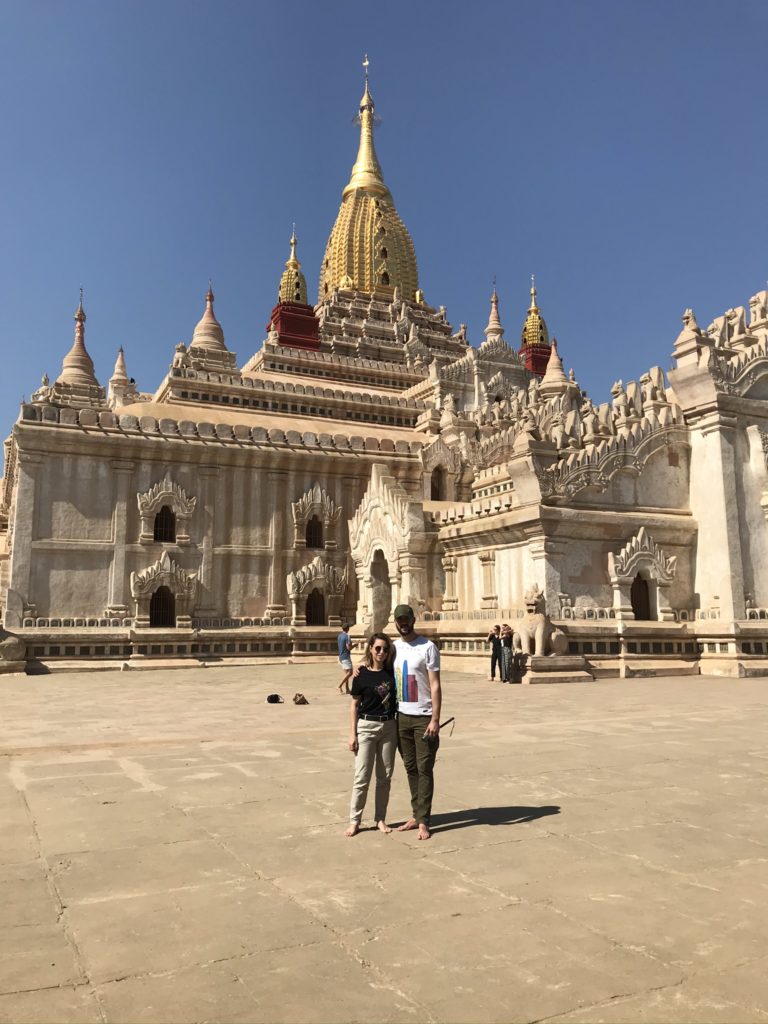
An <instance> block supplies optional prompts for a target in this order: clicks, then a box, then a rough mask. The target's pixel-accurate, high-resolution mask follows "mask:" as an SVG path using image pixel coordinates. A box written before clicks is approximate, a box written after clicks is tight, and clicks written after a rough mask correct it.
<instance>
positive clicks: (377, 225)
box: [319, 54, 419, 302]
mask: <svg viewBox="0 0 768 1024" xmlns="http://www.w3.org/2000/svg"><path fill="white" fill-rule="evenodd" d="M363 67H364V68H365V89H364V91H363V97H362V99H361V100H360V107H359V111H360V116H359V119H358V120H359V124H360V146H359V149H358V152H357V160H356V161H355V164H354V166H353V168H352V174H351V176H350V179H349V183H348V184H347V186H346V187H345V189H344V191H343V193H342V200H341V209H340V210H339V214H338V216H337V218H336V223H335V224H334V226H333V230H332V231H331V234H330V237H329V239H328V244H327V245H326V248H325V256H324V257H323V266H322V270H321V272H320V295H319V299H320V301H321V302H322V301H323V299H325V298H328V297H329V296H330V295H331V294H332V293H333V292H334V291H335V290H336V289H337V288H344V289H346V288H350V289H354V290H356V291H359V292H365V293H367V294H373V292H376V291H379V292H383V293H384V294H385V295H393V294H394V290H395V288H399V289H400V292H401V295H402V296H403V298H404V299H407V300H408V301H410V302H413V301H415V299H416V292H417V291H418V288H419V272H418V269H417V266H416V253H415V252H414V248H413V242H412V241H411V236H410V235H409V234H408V230H407V228H406V227H405V225H404V224H403V222H402V220H400V217H399V215H398V213H397V210H396V209H395V205H394V202H393V201H392V195H391V194H390V191H389V189H388V188H387V186H386V185H385V184H384V177H383V175H382V172H381V166H380V164H379V161H378V158H377V156H376V150H375V148H374V144H373V128H374V123H375V120H376V117H375V108H374V103H373V97H372V96H371V92H370V89H369V87H368V56H367V54H366V57H365V60H364V61H363Z"/></svg>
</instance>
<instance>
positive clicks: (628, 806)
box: [0, 663, 768, 1022]
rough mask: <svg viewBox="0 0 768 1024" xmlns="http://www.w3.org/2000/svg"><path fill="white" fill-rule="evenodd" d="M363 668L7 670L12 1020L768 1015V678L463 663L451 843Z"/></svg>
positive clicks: (4, 895) (454, 689)
mask: <svg viewBox="0 0 768 1024" xmlns="http://www.w3.org/2000/svg"><path fill="white" fill-rule="evenodd" d="M336 679H337V671H336V668H335V666H333V665H332V664H328V663H327V664H323V665H304V666H286V665H266V664H260V665H254V666H253V667H231V668H227V667H220V668H207V669H205V668H195V669H186V670H181V671H169V670H152V671H142V672H135V671H132V672H122V673H120V672H97V673H89V674H86V673H72V674H60V675H49V676H36V677H28V678H25V677H19V676H14V677H5V678H3V679H2V680H0V709H1V711H2V731H1V734H0V736H1V741H2V753H3V755H4V756H3V762H4V764H3V772H2V785H1V788H0V814H1V815H2V821H3V828H2V833H1V838H0V844H1V845H0V861H1V863H2V867H0V885H1V886H2V890H1V892H0V906H2V908H3V910H2V918H3V924H4V927H3V929H2V933H1V934H2V938H1V940H0V941H1V942H2V949H0V992H1V993H2V995H0V1020H1V1021H14V1022H21V1021H55V1022H68V1021H124V1022H133V1021H179V1022H192V1021H195V1022H197V1021H200V1022H202V1021H307V1022H309V1021H329V1022H331V1021H341V1022H347V1021H540V1020H558V1021H563V1022H565V1021H569V1022H570V1021H573V1022H576V1021H734V1022H735V1021H762V1020H766V1021H768V916H767V915H766V909H765V908H766V904H767V902H768V813H767V812H766V804H765V799H766V797H765V794H766V782H768V681H760V680H721V679H698V678H683V679H674V680H673V679H670V680H662V679H653V680H651V679H646V680H633V681H622V682H619V681H616V682H603V683H595V684H587V685H574V686H550V687H547V686H541V687H521V686H515V687H511V686H510V687H508V686H500V685H499V684H496V685H492V684H490V683H488V682H486V681H484V680H482V679H480V678H479V677H477V676H470V675H460V674H458V673H454V672H447V673H445V680H444V687H445V711H446V714H455V715H456V718H457V725H456V730H455V733H454V734H453V736H452V737H448V736H447V735H446V736H444V738H443V743H442V748H441V751H440V755H439V759H438V768H437V801H436V806H435V812H436V817H435V822H434V824H435V834H434V836H433V838H432V840H430V841H429V842H428V843H423V842H418V841H417V840H416V838H415V834H414V833H408V834H393V835H391V836H388V837H385V836H382V835H379V834H378V833H374V832H372V831H367V830H366V831H364V832H362V833H361V834H360V835H359V836H358V837H356V838H354V839H346V838H344V837H343V836H342V834H341V833H342V829H343V827H344V826H345V824H346V817H347V809H348V799H349V789H350V783H351V773H352V756H351V755H350V754H349V753H348V751H347V749H346V736H347V711H348V703H347V698H345V697H342V696H339V695H338V694H337V692H336V689H335V682H336ZM296 690H302V691H303V692H304V693H306V694H307V696H308V698H309V700H310V704H309V706H307V707H297V706H295V705H293V704H292V703H290V702H286V703H285V704H283V705H268V704H265V703H264V697H265V695H266V694H267V693H268V692H270V691H278V692H280V693H282V694H283V695H284V696H286V697H290V696H291V695H292V694H293V693H294V692H295V691H296ZM407 811H408V803H407V800H406V785H405V778H404V774H403V772H402V766H400V765H398V767H397V769H396V772H395V779H394V786H393V799H392V802H391V819H392V821H395V822H397V821H402V820H403V819H404V817H405V816H406V814H407Z"/></svg>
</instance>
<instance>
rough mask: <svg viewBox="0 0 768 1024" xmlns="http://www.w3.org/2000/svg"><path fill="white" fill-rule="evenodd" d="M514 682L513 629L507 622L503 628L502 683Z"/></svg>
mask: <svg viewBox="0 0 768 1024" xmlns="http://www.w3.org/2000/svg"><path fill="white" fill-rule="evenodd" d="M511 680H512V627H511V626H510V625H509V623H507V622H505V623H504V625H503V626H502V627H501V681H502V683H509V682H510V681H511Z"/></svg>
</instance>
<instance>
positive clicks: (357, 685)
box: [352, 666, 397, 718]
mask: <svg viewBox="0 0 768 1024" xmlns="http://www.w3.org/2000/svg"><path fill="white" fill-rule="evenodd" d="M352 696H353V697H359V698H360V704H359V706H358V714H361V715H387V717H388V718H394V717H395V712H396V711H397V697H396V695H395V677H394V675H393V674H392V673H391V672H386V671H374V669H372V668H365V667H364V666H363V667H361V669H360V671H359V672H358V674H357V676H356V677H355V678H354V679H353V680H352Z"/></svg>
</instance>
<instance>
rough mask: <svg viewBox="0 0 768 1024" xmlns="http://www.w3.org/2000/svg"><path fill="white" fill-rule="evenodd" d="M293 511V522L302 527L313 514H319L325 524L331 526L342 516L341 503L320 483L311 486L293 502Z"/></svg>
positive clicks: (318, 516)
mask: <svg viewBox="0 0 768 1024" xmlns="http://www.w3.org/2000/svg"><path fill="white" fill-rule="evenodd" d="M291 511H292V512H293V522H294V523H295V524H296V525H297V526H300V527H302V528H303V527H305V526H306V525H307V523H308V522H309V520H310V519H311V518H312V516H317V518H318V519H319V520H320V521H321V522H322V524H323V525H324V526H329V525H331V524H332V523H336V522H338V520H339V517H340V516H341V505H337V504H336V503H335V502H334V500H333V499H332V498H330V497H329V496H328V495H327V494H326V493H325V491H324V490H323V489H322V488H321V487H320V484H315V485H314V487H310V488H309V490H308V491H306V492H305V493H304V494H302V496H301V497H300V498H299V500H298V501H294V502H293V503H292V504H291Z"/></svg>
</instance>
